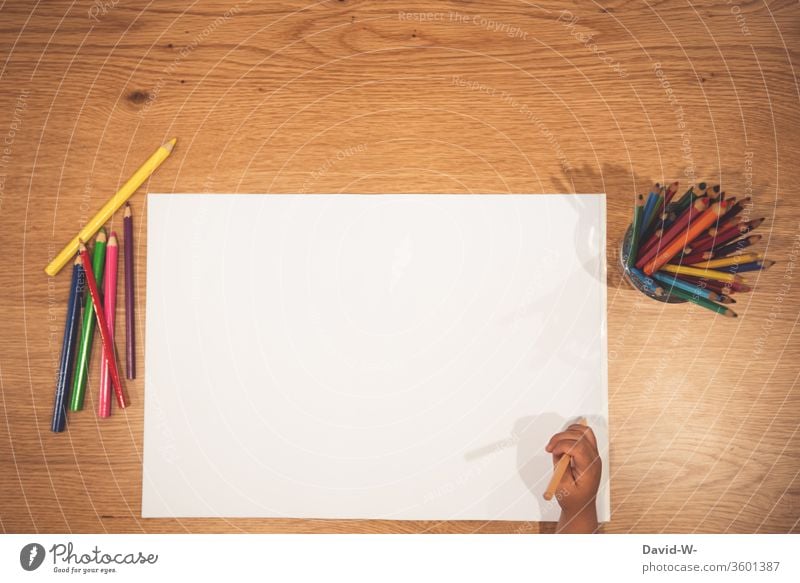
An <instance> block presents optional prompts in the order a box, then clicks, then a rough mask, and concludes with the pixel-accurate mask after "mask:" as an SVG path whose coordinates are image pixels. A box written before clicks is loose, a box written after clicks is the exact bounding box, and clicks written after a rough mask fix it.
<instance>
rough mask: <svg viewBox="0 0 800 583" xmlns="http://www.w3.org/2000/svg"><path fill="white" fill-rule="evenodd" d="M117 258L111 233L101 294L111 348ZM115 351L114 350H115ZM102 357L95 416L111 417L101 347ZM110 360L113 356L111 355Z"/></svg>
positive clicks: (108, 382) (116, 247) (112, 344)
mask: <svg viewBox="0 0 800 583" xmlns="http://www.w3.org/2000/svg"><path fill="white" fill-rule="evenodd" d="M118 258H119V245H118V244H117V234H116V233H115V232H114V231H111V236H110V237H109V238H108V246H107V247H106V267H105V279H106V281H105V286H104V288H103V292H104V294H105V297H104V298H103V310H104V311H105V313H106V322H107V323H108V332H109V334H111V346H112V347H113V346H114V320H115V316H116V313H117V262H118ZM115 350H116V348H115ZM102 353H103V357H102V358H101V359H100V398H99V399H98V400H97V414H98V415H99V416H100V417H103V418H105V417H110V416H111V378H110V375H109V373H108V359H107V358H106V347H105V345H103V349H102ZM112 358H114V356H113V355H112Z"/></svg>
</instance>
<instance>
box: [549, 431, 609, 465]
mask: <svg viewBox="0 0 800 583" xmlns="http://www.w3.org/2000/svg"><path fill="white" fill-rule="evenodd" d="M552 453H553V456H554V458H560V457H561V456H562V455H565V454H567V455H569V456H571V457H572V460H573V462H572V465H573V467H574V468H575V469H576V470H579V471H583V470H584V469H586V468H588V467H589V466H590V465H591V464H592V462H594V461H595V460H596V459H598V458H599V456H598V455H597V450H596V449H595V448H594V447H592V446H591V445H590V444H589V442H588V441H587V440H585V439H577V440H575V439H562V440H561V441H559V442H558V443H556V444H555V446H553V451H552Z"/></svg>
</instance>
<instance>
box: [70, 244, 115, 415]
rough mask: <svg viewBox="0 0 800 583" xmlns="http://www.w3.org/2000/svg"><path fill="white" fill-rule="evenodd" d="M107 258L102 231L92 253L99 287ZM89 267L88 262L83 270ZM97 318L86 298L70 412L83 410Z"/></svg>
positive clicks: (88, 299) (94, 271)
mask: <svg viewBox="0 0 800 583" xmlns="http://www.w3.org/2000/svg"><path fill="white" fill-rule="evenodd" d="M105 258H106V232H105V229H100V232H99V233H98V234H97V237H96V238H95V240H94V250H93V251H92V265H91V267H92V271H93V274H96V275H94V277H95V278H96V281H97V285H98V287H99V288H100V287H102V285H103V273H104V271H105ZM88 267H89V265H88V262H87V263H86V264H84V266H83V269H84V270H86V269H87V268H88ZM94 325H95V318H94V316H93V315H92V298H91V297H88V296H87V297H86V305H85V306H84V308H83V327H82V328H81V341H80V344H78V359H77V362H76V364H75V378H74V379H73V383H72V395H71V397H70V402H69V408H70V411H80V410H81V409H83V400H84V397H85V396H86V381H87V379H88V378H89V357H90V356H91V354H92V341H93V339H94Z"/></svg>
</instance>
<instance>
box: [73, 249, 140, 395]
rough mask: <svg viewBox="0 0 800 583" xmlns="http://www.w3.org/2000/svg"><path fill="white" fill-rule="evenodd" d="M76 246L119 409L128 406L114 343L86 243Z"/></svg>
mask: <svg viewBox="0 0 800 583" xmlns="http://www.w3.org/2000/svg"><path fill="white" fill-rule="evenodd" d="M78 248H79V249H80V252H81V257H82V258H83V264H84V265H86V266H87V267H86V287H87V288H88V289H89V296H90V297H91V298H92V308H93V309H94V315H95V317H96V318H97V330H98V331H99V332H100V338H101V339H102V340H103V346H105V347H106V352H105V357H106V362H108V372H109V373H110V374H111V383H112V386H113V388H114V392H115V393H116V394H117V403H118V404H119V407H120V409H124V408H125V407H127V406H128V403H127V401H126V400H125V393H124V391H123V389H122V381H121V379H120V377H119V370H118V369H117V362H116V358H115V355H114V343H113V342H112V340H111V334H110V333H109V331H108V323H107V322H106V317H105V314H104V313H103V304H102V301H101V300H100V291H99V290H98V289H97V282H96V281H95V279H94V273H93V272H92V267H91V265H89V252H88V251H86V245H84V243H83V241H80V243H79V245H78Z"/></svg>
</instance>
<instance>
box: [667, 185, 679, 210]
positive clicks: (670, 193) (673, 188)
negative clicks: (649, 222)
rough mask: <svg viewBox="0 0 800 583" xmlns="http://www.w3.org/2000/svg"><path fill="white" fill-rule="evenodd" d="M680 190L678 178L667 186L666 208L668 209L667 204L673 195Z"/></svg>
mask: <svg viewBox="0 0 800 583" xmlns="http://www.w3.org/2000/svg"><path fill="white" fill-rule="evenodd" d="M676 192H678V181H677V180H676V181H675V182H673V183H672V184H670V185H669V188H667V192H666V194H665V195H664V208H665V209H666V207H667V205H668V204H669V203H670V201H671V200H672V197H673V196H675V193H676Z"/></svg>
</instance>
